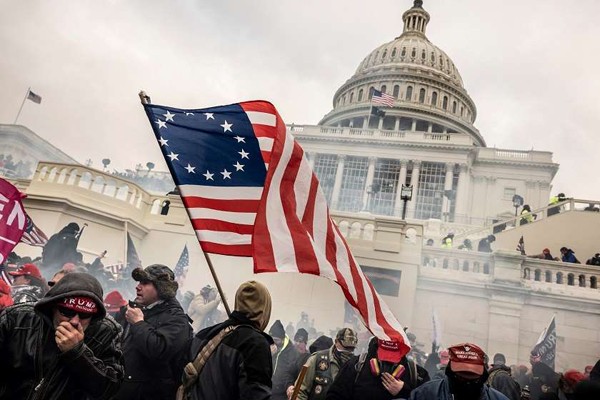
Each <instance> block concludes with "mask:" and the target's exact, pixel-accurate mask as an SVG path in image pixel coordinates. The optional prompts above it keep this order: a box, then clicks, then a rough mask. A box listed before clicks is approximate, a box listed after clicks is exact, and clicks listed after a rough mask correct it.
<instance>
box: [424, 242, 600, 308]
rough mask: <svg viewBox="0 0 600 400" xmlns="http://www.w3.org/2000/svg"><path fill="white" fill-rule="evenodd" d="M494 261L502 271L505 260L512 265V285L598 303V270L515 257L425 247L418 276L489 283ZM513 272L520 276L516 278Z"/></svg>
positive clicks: (599, 274) (589, 267) (494, 268)
mask: <svg viewBox="0 0 600 400" xmlns="http://www.w3.org/2000/svg"><path fill="white" fill-rule="evenodd" d="M498 260H501V262H502V263H503V264H502V265H504V268H506V261H507V260H511V261H510V263H514V268H515V269H514V270H513V271H515V275H514V277H515V278H514V279H515V282H516V283H519V282H520V284H521V286H523V287H528V288H531V289H536V290H541V291H544V290H545V291H559V292H560V291H562V292H564V290H565V289H566V288H568V287H571V290H575V291H576V293H578V294H580V295H582V296H586V293H587V296H591V297H593V298H598V299H600V290H598V278H600V267H598V266H592V265H582V264H572V263H563V262H560V261H549V260H537V259H532V258H526V257H522V256H519V255H518V254H517V253H515V254H514V255H512V253H511V255H509V256H508V258H507V255H506V253H480V252H477V251H463V250H454V249H441V248H434V247H427V246H426V247H424V248H423V251H422V253H421V273H422V274H424V275H426V276H430V277H438V278H443V279H453V280H460V281H469V280H473V279H476V280H481V278H480V277H481V275H485V276H488V277H489V281H490V282H491V281H493V280H494V278H495V277H494V271H495V270H496V268H497V267H496V266H495V264H496V263H497V262H498ZM509 265H510V264H509ZM509 269H511V267H509ZM517 272H519V273H520V275H516V273H517Z"/></svg>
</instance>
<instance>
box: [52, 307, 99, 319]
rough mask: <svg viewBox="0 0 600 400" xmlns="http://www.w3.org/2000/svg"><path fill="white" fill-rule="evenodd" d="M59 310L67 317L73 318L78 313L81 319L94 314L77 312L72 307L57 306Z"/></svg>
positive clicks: (88, 317)
mask: <svg viewBox="0 0 600 400" xmlns="http://www.w3.org/2000/svg"><path fill="white" fill-rule="evenodd" d="M57 309H58V312H59V313H60V315H62V316H63V317H65V318H69V319H71V318H73V317H75V316H76V315H79V319H90V318H92V317H93V316H94V314H89V313H82V312H77V311H75V310H71V309H70V308H64V307H57Z"/></svg>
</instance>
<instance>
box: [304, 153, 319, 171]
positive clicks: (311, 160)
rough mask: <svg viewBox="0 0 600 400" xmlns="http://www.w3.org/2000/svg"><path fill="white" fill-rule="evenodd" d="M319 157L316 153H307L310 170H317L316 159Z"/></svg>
mask: <svg viewBox="0 0 600 400" xmlns="http://www.w3.org/2000/svg"><path fill="white" fill-rule="evenodd" d="M316 156H317V155H316V154H315V153H306V158H307V159H308V165H309V166H310V170H311V171H314V170H315V157H316Z"/></svg>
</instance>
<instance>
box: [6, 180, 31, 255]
mask: <svg viewBox="0 0 600 400" xmlns="http://www.w3.org/2000/svg"><path fill="white" fill-rule="evenodd" d="M23 197H24V195H23V194H22V193H21V192H20V191H19V189H17V188H16V187H15V186H14V185H13V184H12V183H10V182H8V181H7V180H4V179H2V178H0V264H2V263H3V262H4V261H5V260H6V259H7V258H8V255H9V254H10V252H11V251H12V250H13V249H14V247H15V246H16V245H17V244H18V243H19V241H20V240H21V237H22V236H23V232H24V231H25V210H24V209H23V204H22V203H21V199H22V198H23Z"/></svg>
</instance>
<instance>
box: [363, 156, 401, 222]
mask: <svg viewBox="0 0 600 400" xmlns="http://www.w3.org/2000/svg"><path fill="white" fill-rule="evenodd" d="M399 176H400V161H399V160H393V159H385V158H382V159H378V160H377V162H376V163H375V174H374V175H373V184H372V185H371V187H370V188H368V189H370V190H369V191H370V192H371V194H370V195H369V199H368V202H369V204H367V209H368V210H369V211H371V212H372V213H374V214H380V215H394V201H395V199H396V191H397V190H398V178H399Z"/></svg>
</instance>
